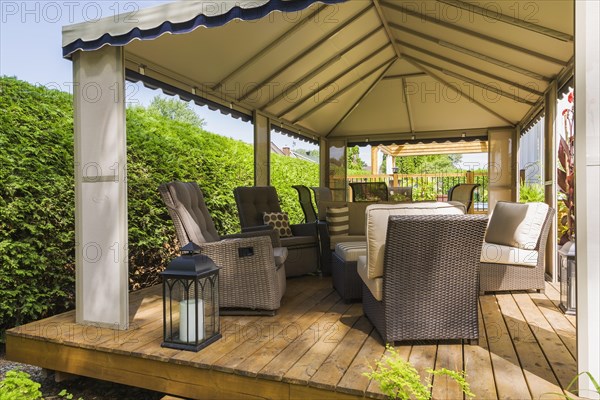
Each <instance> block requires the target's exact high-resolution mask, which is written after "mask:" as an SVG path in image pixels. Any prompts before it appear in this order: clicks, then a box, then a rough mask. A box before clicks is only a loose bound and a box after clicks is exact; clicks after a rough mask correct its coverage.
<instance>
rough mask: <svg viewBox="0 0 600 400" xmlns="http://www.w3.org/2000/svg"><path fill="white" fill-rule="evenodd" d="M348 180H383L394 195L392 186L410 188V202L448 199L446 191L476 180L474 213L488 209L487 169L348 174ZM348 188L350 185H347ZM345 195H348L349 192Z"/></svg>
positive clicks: (349, 181)
mask: <svg viewBox="0 0 600 400" xmlns="http://www.w3.org/2000/svg"><path fill="white" fill-rule="evenodd" d="M351 182H385V183H386V184H387V185H388V188H389V189H390V194H391V195H392V196H393V192H394V188H402V187H411V188H412V201H427V200H437V201H446V200H448V191H449V190H450V188H451V187H453V186H454V185H458V184H459V183H477V184H479V187H478V188H477V189H475V193H474V201H473V207H472V210H473V212H475V213H479V212H481V213H483V212H487V207H488V174H487V171H478V172H473V171H460V172H454V173H439V174H378V175H370V174H369V175H348V183H351ZM348 190H350V187H349V186H348ZM348 198H351V196H350V195H349V196H348Z"/></svg>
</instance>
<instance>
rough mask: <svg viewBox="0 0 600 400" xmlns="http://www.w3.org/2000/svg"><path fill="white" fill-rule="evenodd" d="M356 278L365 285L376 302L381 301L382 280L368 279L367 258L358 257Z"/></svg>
mask: <svg viewBox="0 0 600 400" xmlns="http://www.w3.org/2000/svg"><path fill="white" fill-rule="evenodd" d="M356 271H357V272H358V276H360V279H361V280H362V281H363V282H364V283H365V285H366V286H367V288H368V289H369V291H370V292H371V294H372V295H373V297H375V299H376V300H377V301H381V300H382V299H383V278H381V277H380V278H369V268H368V265H367V256H359V257H358V261H357V264H356Z"/></svg>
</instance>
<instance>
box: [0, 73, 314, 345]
mask: <svg viewBox="0 0 600 400" xmlns="http://www.w3.org/2000/svg"><path fill="white" fill-rule="evenodd" d="M72 115H73V110H72V97H71V96H70V95H69V94H66V93H62V92H58V91H54V90H48V89H45V88H41V87H35V86H32V85H30V84H28V83H25V82H22V81H19V80H17V79H15V78H7V77H0V260H1V264H0V293H2V296H1V297H0V341H2V336H1V335H2V334H3V332H4V330H5V329H7V328H9V327H12V326H15V325H19V324H23V323H26V322H29V321H32V320H35V319H39V318H42V317H46V316H49V315H52V314H54V313H58V312H62V311H65V310H67V309H69V308H72V307H73V304H74V280H75V273H74V269H75V268H74V258H75V251H74V244H75V239H74V179H73V117H72ZM127 150H128V154H127V158H128V165H127V179H128V202H129V203H128V207H129V208H128V214H129V220H128V223H129V268H130V288H131V289H132V290H137V289H140V288H143V287H147V286H151V285H153V284H156V283H158V272H159V271H160V270H162V268H163V267H164V265H166V263H167V262H168V261H169V260H170V259H171V258H172V257H174V256H175V255H176V254H177V253H178V247H177V244H176V243H175V230H174V227H173V223H172V222H171V220H170V218H169V216H168V214H167V211H166V208H165V206H164V205H163V203H162V201H161V199H160V195H159V194H158V190H157V188H158V185H160V184H161V183H164V182H168V181H172V180H181V181H196V182H198V184H199V185H200V187H201V188H202V190H203V192H204V194H205V196H206V202H207V206H208V208H209V210H210V212H211V214H212V216H213V218H214V220H215V224H216V228H217V230H218V231H219V233H221V234H227V233H234V232H238V231H239V219H238V215H237V208H236V206H235V200H234V198H233V189H234V188H235V187H237V186H248V185H252V184H253V163H254V157H253V149H252V146H250V145H248V144H246V143H243V142H241V141H237V140H233V139H229V138H225V137H222V136H219V135H215V134H212V133H209V132H205V131H203V130H201V129H200V128H199V127H197V126H194V125H191V124H189V123H184V122H178V121H174V120H172V119H169V118H166V117H164V116H162V115H160V114H159V113H158V112H156V111H150V110H147V109H144V108H142V107H134V108H129V109H128V110H127ZM318 173H319V171H318V166H317V165H316V164H313V163H310V162H307V161H303V160H298V159H291V158H288V157H283V156H279V155H275V154H274V155H272V179H273V185H274V186H276V187H277V190H278V193H279V196H280V198H281V203H282V207H283V209H284V211H286V212H288V213H289V215H290V219H291V221H292V222H293V223H298V222H301V221H302V219H303V214H302V211H301V209H300V207H299V204H298V197H297V194H296V192H295V190H294V189H292V188H291V185H293V184H305V185H307V186H312V185H317V184H318Z"/></svg>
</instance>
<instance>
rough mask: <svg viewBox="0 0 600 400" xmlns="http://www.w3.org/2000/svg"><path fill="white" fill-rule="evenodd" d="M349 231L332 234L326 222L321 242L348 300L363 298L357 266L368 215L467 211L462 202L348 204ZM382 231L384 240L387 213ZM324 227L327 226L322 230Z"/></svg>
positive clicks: (336, 283)
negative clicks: (341, 233)
mask: <svg viewBox="0 0 600 400" xmlns="http://www.w3.org/2000/svg"><path fill="white" fill-rule="evenodd" d="M347 207H348V210H349V212H348V219H349V221H348V225H349V229H348V234H343V235H333V236H331V235H330V234H329V230H328V229H327V227H326V224H321V243H323V244H324V245H323V247H324V248H326V250H327V251H326V254H325V255H323V257H329V259H330V260H331V261H330V263H331V264H330V265H331V267H330V268H331V275H332V278H333V285H334V287H335V289H336V290H337V291H338V293H339V294H340V296H342V298H343V299H344V300H345V301H347V302H350V301H356V300H361V299H362V287H361V282H360V278H359V277H358V272H357V269H356V266H357V262H358V258H359V256H366V254H367V236H366V235H365V226H366V225H367V222H366V221H367V220H368V219H369V218H371V219H372V218H374V216H375V215H378V214H380V213H382V212H383V213H388V215H427V214H440V213H441V214H444V213H445V214H448V213H450V214H464V212H465V209H464V206H462V205H461V204H459V203H445V202H422V203H392V204H390V203H348V205H347ZM380 223H381V224H382V226H381V229H380V230H379V232H380V233H381V235H383V237H382V238H381V240H385V226H386V225H387V216H386V217H385V218H383V220H381V221H380ZM323 226H325V228H324V230H325V231H323Z"/></svg>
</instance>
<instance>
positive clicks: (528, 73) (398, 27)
mask: <svg viewBox="0 0 600 400" xmlns="http://www.w3.org/2000/svg"><path fill="white" fill-rule="evenodd" d="M390 26H391V27H392V28H394V29H396V30H399V31H402V32H405V33H408V34H410V35H413V36H416V37H418V38H421V39H424V40H427V41H429V42H432V43H435V44H437V45H440V46H443V47H447V48H449V49H452V50H454V51H458V52H460V53H463V54H467V55H469V56H471V57H475V58H478V59H480V60H483V61H486V62H489V63H491V64H495V65H497V66H499V67H502V68H506V69H509V70H511V71H513V72H517V73H519V74H522V75H526V76H529V77H530V78H534V79H537V80H540V81H550V77H547V76H543V75H540V74H538V73H536V72H533V71H529V70H526V69H525V68H521V67H518V66H516V65H513V64H510V63H507V62H506V61H502V60H498V59H496V58H493V57H489V56H486V55H485V54H481V53H479V52H476V51H473V50H469V49H466V48H464V47H461V46H459V45H457V44H454V43H450V42H447V41H445V40H441V39H438V38H436V37H434V36H430V35H427V34H425V33H422V32H418V31H415V30H413V29H410V28H407V27H405V26H402V25H398V24H394V23H391V24H390ZM396 42H397V43H399V42H401V41H400V40H396ZM402 43H408V42H406V41H402ZM399 44H401V43H399ZM407 47H410V48H413V49H416V50H418V51H421V52H423V53H430V54H435V53H433V52H431V51H428V50H425V49H422V48H421V47H419V46H415V45H414V44H410V43H408V46H407ZM438 57H439V58H442V57H443V56H438ZM443 58H445V57H443ZM490 75H491V74H490ZM495 79H500V78H498V77H496V78H495Z"/></svg>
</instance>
